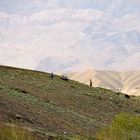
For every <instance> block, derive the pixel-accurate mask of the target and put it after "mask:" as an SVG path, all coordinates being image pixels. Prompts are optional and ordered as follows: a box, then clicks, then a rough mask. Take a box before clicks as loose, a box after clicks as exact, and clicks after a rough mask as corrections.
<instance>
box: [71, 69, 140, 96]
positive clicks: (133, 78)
mask: <svg viewBox="0 0 140 140" xmlns="http://www.w3.org/2000/svg"><path fill="white" fill-rule="evenodd" d="M69 77H70V78H71V79H73V80H76V81H80V82H83V83H85V84H89V79H92V81H93V86H95V87H103V88H107V89H111V90H113V91H119V92H123V93H127V94H129V95H136V96H140V71H128V72H117V71H96V70H95V71H94V70H88V71H85V72H81V73H78V72H77V73H72V74H70V75H69Z"/></svg>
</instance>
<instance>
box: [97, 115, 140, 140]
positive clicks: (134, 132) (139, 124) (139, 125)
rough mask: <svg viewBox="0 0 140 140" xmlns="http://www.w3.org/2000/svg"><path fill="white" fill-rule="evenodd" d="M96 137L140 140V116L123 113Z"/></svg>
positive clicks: (113, 139) (99, 139) (112, 139)
mask: <svg viewBox="0 0 140 140" xmlns="http://www.w3.org/2000/svg"><path fill="white" fill-rule="evenodd" d="M96 137H97V140H140V117H139V116H134V115H130V114H126V113H121V114H119V115H118V116H117V117H116V118H115V119H114V120H113V122H112V124H111V125H110V126H107V127H104V128H102V129H101V130H100V131H99V132H98V133H97V135H96Z"/></svg>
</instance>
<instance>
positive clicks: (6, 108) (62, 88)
mask: <svg viewBox="0 0 140 140" xmlns="http://www.w3.org/2000/svg"><path fill="white" fill-rule="evenodd" d="M119 112H129V113H133V114H137V115H140V101H139V99H136V98H135V97H130V98H126V97H125V96H124V94H121V93H120V95H117V94H115V92H113V91H110V90H106V89H103V88H92V87H89V86H87V85H85V84H82V83H78V82H76V81H72V80H69V81H64V80H62V79H60V77H59V76H57V75H55V77H54V79H51V77H50V75H49V74H48V73H43V72H37V71H31V70H24V69H17V68H11V67H2V66H1V67H0V122H5V123H11V122H12V123H14V124H17V125H20V126H24V127H30V128H32V129H34V130H35V131H36V132H37V133H41V134H44V135H43V137H46V135H52V136H55V135H61V136H64V137H71V136H75V135H79V136H82V137H94V136H95V134H96V132H97V131H98V130H99V129H100V128H101V127H103V126H105V125H108V124H110V122H111V120H112V119H113V117H114V116H115V115H117V114H118V113H119Z"/></svg>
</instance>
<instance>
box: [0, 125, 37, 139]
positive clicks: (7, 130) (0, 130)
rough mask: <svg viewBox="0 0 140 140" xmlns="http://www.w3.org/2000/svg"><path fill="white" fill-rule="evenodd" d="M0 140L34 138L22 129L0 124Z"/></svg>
mask: <svg viewBox="0 0 140 140" xmlns="http://www.w3.org/2000/svg"><path fill="white" fill-rule="evenodd" d="M0 140H36V138H35V137H34V136H33V135H32V134H31V133H30V132H29V131H27V130H25V129H23V128H19V127H17V126H15V125H5V124H1V123H0Z"/></svg>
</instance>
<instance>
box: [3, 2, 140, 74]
mask: <svg viewBox="0 0 140 140" xmlns="http://www.w3.org/2000/svg"><path fill="white" fill-rule="evenodd" d="M139 7H140V2H139V1H138V0H117V1H114V0H76V1H75V0H70V1H69V0H53V1H52V0H47V1H45V0H37V1H35V0H30V2H29V1H27V0H24V1H19V0H14V2H13V3H11V1H10V0H5V1H0V48H1V49H0V63H1V64H3V65H10V66H17V67H22V68H31V69H38V70H42V71H58V70H59V71H78V70H77V69H89V68H92V69H100V70H104V69H105V70H138V69H140V65H139V60H140V17H139V13H140V9H139ZM48 58H49V60H50V61H46V60H48ZM128 62H129V63H128ZM76 65H77V66H76ZM48 66H49V67H48ZM46 67H47V68H46ZM85 67H87V68H85Z"/></svg>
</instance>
